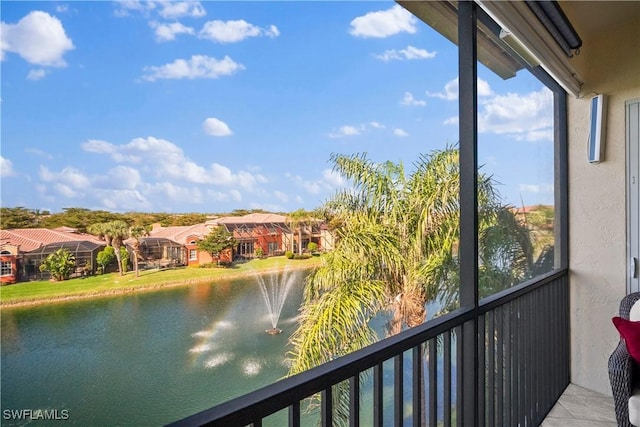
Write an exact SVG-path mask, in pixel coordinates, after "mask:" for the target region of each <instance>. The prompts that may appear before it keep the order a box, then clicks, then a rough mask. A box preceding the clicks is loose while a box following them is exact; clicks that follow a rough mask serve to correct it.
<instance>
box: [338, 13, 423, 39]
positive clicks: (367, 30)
mask: <svg viewBox="0 0 640 427" xmlns="http://www.w3.org/2000/svg"><path fill="white" fill-rule="evenodd" d="M417 22H418V20H417V19H416V17H414V16H413V15H412V14H411V13H409V12H408V11H407V10H406V9H404V8H403V7H402V6H399V5H395V6H393V7H392V8H390V9H387V10H380V11H377V12H369V13H367V14H366V15H363V16H359V17H357V18H355V19H354V20H353V21H351V29H350V30H349V34H351V35H353V36H356V37H363V38H368V37H376V38H384V37H389V36H392V35H394V34H398V33H402V32H406V33H409V34H414V33H415V32H416V24H417Z"/></svg>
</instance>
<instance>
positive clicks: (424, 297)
mask: <svg viewBox="0 0 640 427" xmlns="http://www.w3.org/2000/svg"><path fill="white" fill-rule="evenodd" d="M331 160H332V162H333V163H334V170H335V171H337V172H339V173H340V174H341V175H343V176H344V177H345V178H346V179H348V180H349V181H350V183H351V185H352V187H351V188H349V189H347V190H343V191H340V192H338V193H337V194H335V195H334V197H333V198H332V199H331V200H330V201H328V202H327V203H326V205H325V207H324V208H325V210H326V211H328V212H330V215H331V216H332V218H333V219H334V221H333V222H334V223H336V224H338V225H337V228H336V230H335V232H336V235H337V238H336V244H335V248H334V250H333V251H332V252H330V253H329V254H327V255H326V257H325V260H324V262H323V265H322V266H321V267H319V268H318V269H316V270H315V271H314V272H312V273H311V274H310V276H309V278H308V279H307V280H308V282H307V286H306V287H305V295H304V299H303V304H302V307H301V316H300V323H299V327H298V329H297V330H296V331H295V332H294V334H293V335H292V337H291V344H292V350H291V352H290V353H289V356H290V359H291V366H290V371H289V372H290V374H295V373H299V372H302V371H305V370H307V369H309V368H312V367H314V366H317V365H320V364H322V363H325V362H328V361H329V360H331V359H333V358H335V357H339V356H342V355H344V354H347V353H349V352H353V351H355V350H358V349H360V348H362V347H364V346H366V345H369V344H371V343H373V342H375V341H377V339H378V337H377V334H376V332H375V331H374V330H373V329H372V328H371V327H370V325H369V321H370V320H371V319H372V318H373V317H374V316H376V315H377V314H379V313H382V312H389V313H390V314H391V315H390V316H389V317H390V320H389V321H388V324H387V333H388V334H396V333H398V332H399V331H401V330H402V329H403V328H405V327H413V326H416V325H419V324H421V323H422V322H424V320H425V317H426V314H427V313H426V310H425V304H426V302H427V301H429V300H433V299H436V298H438V299H439V300H440V301H442V303H443V305H444V307H446V308H449V309H450V308H452V307H455V305H456V304H457V295H458V257H457V245H458V239H459V223H460V207H459V193H460V179H459V178H460V175H459V165H458V150H457V149H455V148H447V149H444V150H440V151H436V152H433V153H431V154H430V155H423V156H421V157H420V158H419V159H418V161H417V162H416V164H415V171H414V172H412V173H411V174H410V175H408V176H407V175H406V174H405V170H404V167H403V166H402V164H394V163H392V162H386V163H375V162H372V161H371V160H369V159H367V157H366V155H364V154H360V155H351V156H344V155H332V157H331ZM478 204H479V215H480V227H481V233H480V238H481V239H482V238H486V240H487V241H486V242H480V243H479V244H480V247H481V254H482V255H483V256H484V258H483V259H482V260H481V263H484V264H486V266H489V265H493V263H494V262H495V261H496V260H497V259H498V258H500V257H504V258H505V259H503V264H501V266H504V267H505V269H503V270H508V269H509V268H513V266H520V265H523V266H526V265H527V263H528V262H529V258H527V257H529V255H530V250H529V248H528V247H527V248H525V249H522V250H518V247H519V246H518V245H522V246H523V247H524V246H526V242H525V241H523V239H522V236H520V235H519V234H518V233H519V232H520V233H521V232H522V231H523V230H522V227H521V226H520V224H518V223H517V222H508V221H504V220H503V219H504V218H508V214H509V212H511V210H510V209H509V208H508V207H505V206H502V205H501V204H500V203H499V198H498V195H497V194H496V192H495V191H494V187H493V182H492V180H491V178H490V177H487V176H482V175H481V176H479V177H478ZM512 216H513V214H512ZM503 217H504V218H503ZM514 218H515V217H514ZM492 227H493V228H492ZM505 229H506V231H509V232H513V239H511V240H510V241H509V242H510V246H509V245H505V244H503V243H502V242H501V241H500V240H499V239H497V236H498V234H499V232H502V233H506V231H505ZM489 237H491V239H489ZM494 237H495V238H494ZM485 243H487V244H489V245H493V246H495V247H496V248H495V249H493V250H491V249H489V248H485ZM498 243H500V244H499V245H498ZM493 246H492V247H493ZM523 258H524V261H523ZM500 259H502V258H500ZM524 269H526V267H523V270H524ZM489 270H491V271H492V272H494V273H495V271H494V270H495V269H492V268H490V269H489ZM503 270H500V271H503ZM514 275H515V274H512V276H514ZM512 279H513V277H512ZM507 282H508V280H506V279H504V278H503V277H500V278H499V280H498V279H497V278H496V279H495V280H494V281H493V282H492V284H493V285H494V286H497V285H496V283H500V284H502V285H503V286H505V284H506V283H507Z"/></svg>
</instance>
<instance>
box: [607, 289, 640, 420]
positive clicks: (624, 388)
mask: <svg viewBox="0 0 640 427" xmlns="http://www.w3.org/2000/svg"><path fill="white" fill-rule="evenodd" d="M638 300H640V292H635V293H632V294H629V295H627V296H626V297H624V298H623V299H622V301H620V317H622V318H623V319H629V312H630V311H631V307H633V305H634V304H635V303H636V301H638ZM632 320H640V319H632ZM639 380H640V367H639V366H638V365H637V364H636V362H635V361H634V360H633V359H632V358H631V356H630V355H629V352H628V351H627V345H626V344H625V342H624V340H622V339H620V342H619V343H618V346H617V347H616V349H615V350H614V351H613V353H612V354H611V356H610V357H609V381H610V382H611V391H612V392H613V401H614V403H615V408H616V420H617V421H618V426H619V427H632V426H633V424H631V422H630V421H629V397H631V394H632V392H633V386H634V384H639V383H638V381H639Z"/></svg>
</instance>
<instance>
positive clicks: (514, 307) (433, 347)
mask: <svg viewBox="0 0 640 427" xmlns="http://www.w3.org/2000/svg"><path fill="white" fill-rule="evenodd" d="M476 326H477V331H478V340H477V342H478V348H473V345H472V346H469V345H465V343H468V342H473V341H469V340H466V338H465V337H468V336H469V334H470V333H474V331H476ZM472 336H473V335H472ZM469 351H471V352H473V353H475V359H476V360H477V364H476V365H475V366H476V368H475V370H476V372H465V371H464V366H465V365H464V364H463V356H464V355H465V352H469ZM385 362H386V363H385ZM468 375H477V378H478V381H477V384H478V390H477V393H475V396H476V398H477V405H472V406H471V407H475V408H477V411H478V413H477V414H463V413H462V411H463V410H464V409H463V408H465V407H468V405H464V404H463V397H464V396H463V393H462V392H460V393H459V392H458V391H459V390H462V387H463V386H462V383H463V382H462V380H463V378H464V377H465V376H468ZM568 384H569V288H568V278H567V271H566V270H559V271H554V272H552V273H549V274H547V275H545V276H543V277H541V278H538V279H536V280H532V281H530V282H527V283H523V284H521V285H518V286H516V287H513V288H511V289H508V290H506V291H503V292H501V293H499V294H496V295H493V296H491V297H488V298H485V299H483V300H481V301H480V304H479V306H478V308H477V309H459V310H457V311H455V312H452V313H449V314H447V315H444V316H442V317H439V318H437V319H434V320H431V321H429V322H427V323H425V324H424V325H421V326H418V327H415V328H412V329H410V330H407V331H404V332H402V333H400V334H398V335H395V336H393V337H390V338H388V339H385V340H382V341H380V342H378V343H375V344H373V345H371V346H368V347H366V348H364V349H362V350H359V351H357V352H354V353H351V354H349V355H346V356H344V357H341V358H339V359H336V360H333V361H331V362H329V363H326V364H324V365H322V366H318V367H316V368H313V369H311V370H309V371H306V372H303V373H301V374H298V375H296V376H293V377H290V378H286V379H284V380H281V381H278V382H276V383H274V384H272V385H270V386H267V387H264V388H262V389H259V390H257V391H254V392H252V393H249V394H247V395H245V396H242V397H239V398H237V399H233V400H231V401H228V402H226V403H223V404H221V405H218V406H216V407H213V408H211V409H208V410H205V411H203V412H200V413H198V414H195V415H192V416H190V417H187V418H185V419H182V420H179V421H177V422H175V423H173V424H172V425H174V426H194V425H220V426H245V425H253V426H262V425H263V420H264V419H265V418H267V417H269V416H270V415H271V414H274V413H277V412H278V411H282V410H286V411H287V414H286V417H285V418H288V424H289V425H290V426H298V425H301V424H304V422H303V421H301V420H304V418H305V416H307V414H308V413H307V411H305V409H304V408H305V407H306V406H308V405H307V404H306V403H305V402H306V401H307V398H308V397H310V396H314V395H315V396H316V397H317V396H318V394H319V407H318V408H316V411H315V416H316V417H317V418H319V421H320V423H321V424H322V425H323V426H331V425H334V424H336V423H335V421H337V420H338V417H339V416H343V415H344V414H343V413H340V414H339V413H338V409H337V408H336V400H337V399H336V398H337V397H338V396H337V395H338V394H340V396H339V398H344V399H348V405H343V406H341V408H344V407H346V408H347V411H348V414H347V417H348V423H349V425H352V426H357V425H360V424H362V425H375V426H381V425H396V426H397V425H414V426H425V425H428V426H433V427H437V426H444V427H447V426H452V425H462V420H463V419H464V420H468V419H473V420H476V422H475V424H476V425H487V426H502V425H509V426H522V427H525V426H537V425H539V424H540V423H541V422H542V420H543V419H544V417H545V415H546V414H547V413H548V412H549V410H550V409H551V407H552V406H553V404H554V403H555V402H556V401H557V399H558V398H559V397H560V395H561V394H562V392H563V391H564V389H565V388H566V386H567V385H568ZM465 395H468V394H466V393H465ZM365 400H366V401H367V402H368V403H367V405H363V401H365ZM365 406H366V408H365ZM365 419H366V421H364V420H365ZM267 420H268V419H267ZM343 421H345V420H344V419H343ZM267 423H268V422H266V421H265V424H267ZM314 423H315V422H314ZM465 424H466V422H465Z"/></svg>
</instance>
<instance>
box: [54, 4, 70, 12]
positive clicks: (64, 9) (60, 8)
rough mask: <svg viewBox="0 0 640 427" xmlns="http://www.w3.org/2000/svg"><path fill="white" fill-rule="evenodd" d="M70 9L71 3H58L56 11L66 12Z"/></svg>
mask: <svg viewBox="0 0 640 427" xmlns="http://www.w3.org/2000/svg"><path fill="white" fill-rule="evenodd" d="M68 11H69V5H68V4H59V5H56V12H58V13H64V12H68Z"/></svg>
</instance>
